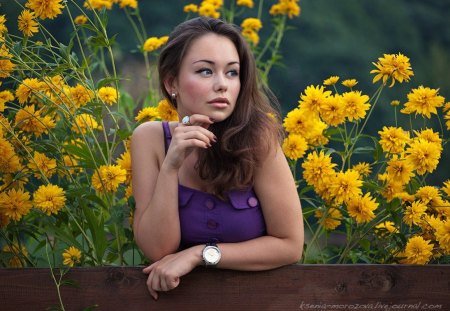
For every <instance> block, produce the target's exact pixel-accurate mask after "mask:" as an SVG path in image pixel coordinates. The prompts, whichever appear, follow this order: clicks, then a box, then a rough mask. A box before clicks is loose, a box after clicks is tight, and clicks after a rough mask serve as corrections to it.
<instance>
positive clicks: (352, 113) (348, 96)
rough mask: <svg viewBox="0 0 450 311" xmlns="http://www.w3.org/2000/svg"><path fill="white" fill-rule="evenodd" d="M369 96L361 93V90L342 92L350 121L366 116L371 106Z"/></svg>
mask: <svg viewBox="0 0 450 311" xmlns="http://www.w3.org/2000/svg"><path fill="white" fill-rule="evenodd" d="M368 101H369V96H367V95H361V92H360V91H351V92H346V93H344V94H342V102H343V103H344V105H345V116H346V117H347V118H348V120H349V121H353V120H359V119H362V118H364V117H365V116H366V111H367V110H368V109H369V108H370V104H369V103H368Z"/></svg>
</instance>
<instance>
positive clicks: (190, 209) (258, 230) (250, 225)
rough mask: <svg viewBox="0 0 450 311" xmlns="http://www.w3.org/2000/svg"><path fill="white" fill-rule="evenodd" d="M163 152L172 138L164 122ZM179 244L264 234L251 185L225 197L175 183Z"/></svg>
mask: <svg viewBox="0 0 450 311" xmlns="http://www.w3.org/2000/svg"><path fill="white" fill-rule="evenodd" d="M162 124H163V129H164V137H165V140H164V143H165V148H166V152H167V149H168V148H169V144H170V142H171V140H172V135H171V133H170V128H169V124H168V123H167V122H163V123H162ZM178 206H179V215H180V228H181V242H180V248H181V249H183V248H187V247H189V246H193V245H198V244H204V243H211V242H213V243H220V242H224V243H233V242H242V241H246V240H250V239H254V238H256V237H260V236H263V235H265V234H266V223H265V221H264V216H263V214H262V210H261V206H260V204H259V200H258V198H257V197H256V194H255V192H254V190H253V188H249V189H247V190H244V191H230V192H228V201H223V200H221V199H219V198H218V197H217V196H215V195H212V194H210V193H207V192H203V191H200V190H196V189H192V188H189V187H185V186H183V185H180V184H178Z"/></svg>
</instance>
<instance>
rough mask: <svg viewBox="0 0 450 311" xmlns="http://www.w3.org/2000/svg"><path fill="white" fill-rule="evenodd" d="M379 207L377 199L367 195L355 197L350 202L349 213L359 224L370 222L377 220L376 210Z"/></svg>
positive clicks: (348, 205) (348, 204)
mask: <svg viewBox="0 0 450 311" xmlns="http://www.w3.org/2000/svg"><path fill="white" fill-rule="evenodd" d="M377 207H378V203H377V202H375V199H374V198H372V197H371V196H370V194H369V193H366V194H365V195H364V196H356V197H355V196H353V197H351V198H350V199H349V200H348V203H347V211H348V214H349V215H350V216H351V217H353V218H354V219H355V220H356V222H357V223H358V224H360V223H365V222H369V221H371V220H372V219H374V218H375V214H374V212H373V211H374V210H376V209H377Z"/></svg>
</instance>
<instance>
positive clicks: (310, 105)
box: [299, 85, 331, 113]
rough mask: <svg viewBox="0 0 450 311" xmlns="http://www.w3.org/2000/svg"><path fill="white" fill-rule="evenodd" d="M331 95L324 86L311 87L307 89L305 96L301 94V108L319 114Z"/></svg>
mask: <svg viewBox="0 0 450 311" xmlns="http://www.w3.org/2000/svg"><path fill="white" fill-rule="evenodd" d="M330 95H331V91H326V90H325V88H324V87H323V86H313V85H310V86H308V87H306V89H305V91H304V94H300V100H299V106H300V108H301V109H305V110H306V111H309V112H314V113H319V111H320V107H321V106H322V105H323V104H324V103H325V100H326V98H327V97H329V96H330Z"/></svg>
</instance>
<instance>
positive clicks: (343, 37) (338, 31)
mask: <svg viewBox="0 0 450 311" xmlns="http://www.w3.org/2000/svg"><path fill="white" fill-rule="evenodd" d="M19 2H20V3H22V4H23V3H25V1H19ZM82 2H83V1H82V0H80V4H81V3H82ZM199 2H200V1H167V0H140V1H139V9H140V12H141V16H142V17H143V21H144V24H145V25H146V30H147V34H148V36H149V37H151V36H163V35H168V34H169V32H170V31H171V29H172V28H173V27H174V26H175V25H177V24H178V23H180V22H182V21H183V20H185V19H186V16H187V15H186V13H184V12H183V6H184V5H186V4H188V3H196V4H198V3H199ZM275 2H276V1H274V0H272V1H265V4H264V5H265V8H266V9H265V10H264V11H265V12H266V13H265V14H266V15H267V16H266V17H265V20H267V21H268V20H269V18H270V17H269V16H268V10H269V8H270V6H271V5H272V4H273V3H275ZM225 3H227V0H225ZM299 4H300V7H301V14H300V16H299V17H297V18H293V19H292V20H290V21H289V22H288V24H289V25H290V26H291V29H290V30H288V32H287V33H286V35H285V37H284V40H283V43H282V48H281V53H282V59H281V64H280V65H279V66H276V67H274V68H273V69H272V72H271V75H270V77H269V84H270V87H271V88H272V90H273V91H274V93H275V95H276V96H277V97H278V99H279V101H280V103H281V105H282V110H283V114H286V113H287V112H288V111H289V110H291V109H292V108H294V107H295V106H296V105H297V104H298V99H299V95H300V94H301V93H302V92H303V90H304V89H305V88H306V86H308V85H320V84H321V83H322V82H323V80H324V79H326V78H328V77H329V76H332V75H338V76H340V77H341V80H340V81H342V80H344V79H356V80H358V81H359V84H358V85H357V86H356V87H355V89H357V90H362V91H363V93H365V94H366V95H369V96H371V95H372V93H373V92H374V91H375V90H376V87H377V86H378V85H373V84H372V79H373V75H371V74H369V72H370V71H371V70H372V69H373V68H374V66H373V64H372V62H376V61H377V59H378V57H381V56H383V54H385V53H386V54H396V53H402V54H404V55H406V56H408V57H409V58H410V61H411V65H412V68H413V71H414V77H412V79H411V81H410V83H407V84H396V85H395V86H394V87H393V88H392V89H389V88H386V89H385V91H384V93H383V96H382V98H381V100H380V102H379V103H378V104H377V105H378V107H377V109H376V110H375V111H374V115H373V116H372V118H373V119H375V120H377V121H378V120H379V122H373V120H372V121H371V122H369V123H370V124H369V126H368V132H370V133H372V134H374V135H377V134H376V133H377V132H378V131H379V130H381V127H382V126H383V125H385V126H393V125H394V118H393V109H392V107H390V102H391V101H392V100H400V102H401V103H402V104H404V103H405V102H406V99H407V97H406V95H407V94H408V92H409V91H410V90H411V89H412V88H415V87H418V86H419V85H423V86H425V87H430V88H439V89H440V92H439V93H440V95H442V96H444V97H445V98H446V102H448V101H450V0H426V1H423V0H377V1H373V0H340V1H335V0H301V1H300V2H299ZM254 11H255V14H256V10H254ZM19 12H20V7H19V6H18V5H17V3H16V2H15V1H14V0H0V14H6V16H7V17H8V21H7V23H6V25H7V27H8V30H9V32H10V33H12V34H14V33H16V34H18V31H17V20H14V19H12V18H11V17H15V18H16V17H17V16H18V14H19ZM109 16H110V19H109V26H108V27H109V35H110V36H112V35H114V34H117V42H118V43H117V47H116V51H115V55H116V57H117V59H116V60H117V61H118V64H119V74H120V75H121V76H122V77H123V78H124V79H125V81H124V83H123V87H124V88H125V89H126V90H127V91H128V92H129V93H130V94H131V95H132V96H133V98H135V99H136V102H137V103H142V100H141V101H139V100H138V99H139V98H140V97H142V96H145V93H146V87H147V85H148V84H147V82H146V79H145V75H146V73H145V66H143V58H142V54H141V53H140V52H139V50H138V45H140V44H142V43H141V42H137V40H136V38H135V37H134V35H132V30H131V29H130V24H129V23H128V21H127V20H126V16H125V14H124V13H123V12H122V11H121V10H118V9H115V10H113V11H111V12H110V14H109ZM243 17H250V16H243ZM66 18H67V16H61V17H58V18H56V19H55V20H46V21H45V25H46V26H47V27H48V29H49V30H50V31H51V32H52V33H53V35H54V36H55V37H56V38H57V39H58V40H59V41H60V42H62V43H67V41H68V38H69V35H68V34H70V33H71V32H72V26H71V24H70V23H69V22H68V20H67V19H66ZM263 20H264V18H263ZM240 21H241V19H239V20H236V22H237V23H240ZM263 26H264V25H263ZM270 30H271V29H267V28H266V29H265V28H263V29H262V30H261V32H260V35H261V37H262V38H261V39H262V40H264V36H265V35H266V36H267V34H268V32H269V31H270ZM140 105H142V104H137V106H136V111H137V110H139V109H141V108H142V106H140ZM440 118H441V121H442V122H443V119H442V115H441V116H440ZM412 119H413V122H415V121H414V119H415V118H414V115H412ZM417 122H418V123H417V124H418V126H419V127H423V126H424V123H423V119H422V118H421V117H420V118H417ZM403 124H404V125H405V128H409V117H407V116H403V118H402V119H401V121H400V125H403ZM426 126H428V127H433V128H434V129H435V130H439V129H440V127H439V122H438V121H437V118H436V117H433V118H432V120H431V121H427V124H426ZM416 129H418V128H417V126H416ZM448 133H449V131H448V130H447V131H444V138H448V136H449V135H448ZM444 149H446V151H445V152H444V153H443V154H442V159H441V161H440V164H439V167H438V169H437V171H436V172H435V173H433V176H432V177H431V178H430V179H429V184H430V185H440V184H441V183H442V182H443V181H445V180H446V179H448V178H449V176H450V174H449V173H450V164H449V162H450V161H449V158H450V154H449V152H450V151H449V150H448V149H449V148H445V147H444Z"/></svg>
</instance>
